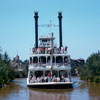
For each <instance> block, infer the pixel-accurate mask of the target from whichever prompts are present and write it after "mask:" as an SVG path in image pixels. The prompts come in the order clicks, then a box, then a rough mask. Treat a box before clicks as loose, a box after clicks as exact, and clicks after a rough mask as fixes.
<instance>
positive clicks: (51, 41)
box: [51, 33, 53, 77]
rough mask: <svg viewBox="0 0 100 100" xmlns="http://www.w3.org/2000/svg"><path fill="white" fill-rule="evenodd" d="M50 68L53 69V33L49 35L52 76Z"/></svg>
mask: <svg viewBox="0 0 100 100" xmlns="http://www.w3.org/2000/svg"><path fill="white" fill-rule="evenodd" d="M52 70H53V33H52V36H51V77H52Z"/></svg>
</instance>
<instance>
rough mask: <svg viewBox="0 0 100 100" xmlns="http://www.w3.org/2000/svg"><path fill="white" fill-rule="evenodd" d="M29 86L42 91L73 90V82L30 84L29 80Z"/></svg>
mask: <svg viewBox="0 0 100 100" xmlns="http://www.w3.org/2000/svg"><path fill="white" fill-rule="evenodd" d="M27 86H29V87H32V88H40V89H66V88H73V82H44V83H29V80H28V78H27Z"/></svg>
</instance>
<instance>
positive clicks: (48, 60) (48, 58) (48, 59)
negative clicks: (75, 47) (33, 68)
mask: <svg viewBox="0 0 100 100" xmlns="http://www.w3.org/2000/svg"><path fill="white" fill-rule="evenodd" d="M50 59H51V57H50V56H48V57H47V63H50V62H51V61H50ZM52 62H53V63H55V57H53V58H52Z"/></svg>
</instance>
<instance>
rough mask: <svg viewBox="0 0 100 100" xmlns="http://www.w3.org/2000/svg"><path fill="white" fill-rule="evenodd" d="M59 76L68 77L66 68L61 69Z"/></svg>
mask: <svg viewBox="0 0 100 100" xmlns="http://www.w3.org/2000/svg"><path fill="white" fill-rule="evenodd" d="M59 76H60V77H62V76H64V77H68V74H67V71H65V70H61V71H59Z"/></svg>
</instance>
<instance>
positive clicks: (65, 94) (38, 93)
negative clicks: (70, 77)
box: [29, 88, 73, 100]
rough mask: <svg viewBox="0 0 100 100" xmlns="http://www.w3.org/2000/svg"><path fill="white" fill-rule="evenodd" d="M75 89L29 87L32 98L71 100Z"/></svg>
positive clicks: (37, 99)
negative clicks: (37, 88)
mask: <svg viewBox="0 0 100 100" xmlns="http://www.w3.org/2000/svg"><path fill="white" fill-rule="evenodd" d="M72 91H73V89H63V90H43V89H42V90H36V89H35V90H34V89H31V88H30V89H29V97H30V100H41V98H42V99H43V100H71V92H72Z"/></svg>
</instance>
